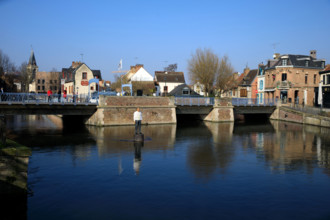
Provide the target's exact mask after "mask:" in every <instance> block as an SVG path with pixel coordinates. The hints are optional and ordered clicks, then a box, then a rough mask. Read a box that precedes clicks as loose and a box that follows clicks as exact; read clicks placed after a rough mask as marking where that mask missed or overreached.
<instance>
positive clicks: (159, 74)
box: [155, 71, 186, 95]
mask: <svg viewBox="0 0 330 220" xmlns="http://www.w3.org/2000/svg"><path fill="white" fill-rule="evenodd" d="M155 82H156V83H157V84H158V85H159V88H160V93H161V94H162V95H166V94H168V93H169V92H171V91H172V90H173V89H174V88H175V87H177V86H179V85H181V84H184V83H186V81H185V79H184V74H183V72H167V71H155Z"/></svg>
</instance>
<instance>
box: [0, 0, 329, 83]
mask: <svg viewBox="0 0 330 220" xmlns="http://www.w3.org/2000/svg"><path fill="white" fill-rule="evenodd" d="M329 11H330V0H317V1H310V0H292V1H289V0H285V1H284V0H277V1H261V0H260V1H259V0H255V1H254V0H250V1H223V0H199V1H194V0H190V1H188V0H175V1H174V0H159V1H157V0H120V1H111V0H108V1H107V0H104V1H98V0H94V1H85V0H79V1H78V0H56V1H46V0H0V17H1V19H0V28H1V32H0V49H1V50H2V51H3V52H4V53H6V54H7V55H8V56H9V57H10V58H11V60H12V61H14V62H15V64H17V65H20V64H21V63H22V62H23V61H28V59H29V56H30V51H31V45H32V47H33V50H34V52H35V56H36V59H37V64H38V66H39V70H40V71H50V70H51V69H52V68H56V69H57V70H58V71H60V70H61V69H62V68H63V67H69V66H70V65H71V62H72V61H80V60H82V56H81V54H83V61H84V62H85V63H86V64H87V65H88V66H89V67H90V68H91V69H100V70H101V72H102V76H103V78H104V79H107V80H113V76H114V74H113V73H111V72H112V71H115V70H117V67H118V63H119V61H120V59H121V58H122V59H123V69H125V70H127V69H129V67H130V66H131V65H135V64H137V63H141V64H144V66H145V69H146V70H147V71H148V72H149V73H151V75H154V71H156V70H163V68H164V67H165V66H167V65H168V64H171V63H178V71H184V72H185V75H186V80H187V81H189V78H188V73H187V65H188V64H187V61H188V59H189V58H190V57H191V54H192V53H194V52H195V50H196V49H197V48H211V49H212V50H213V51H214V52H215V53H216V54H218V55H219V56H223V55H225V54H226V55H228V56H229V58H230V61H231V63H232V65H233V66H234V68H235V70H236V71H238V72H242V71H243V69H244V67H245V66H246V65H248V66H249V67H250V68H251V69H252V68H256V67H257V65H258V63H260V62H264V63H265V61H266V60H267V59H270V58H271V57H272V54H273V53H274V47H273V44H276V49H275V52H278V53H281V54H305V55H307V54H309V51H310V50H312V49H315V50H317V57H318V58H322V59H326V61H327V63H330V40H329V39H330V17H329Z"/></svg>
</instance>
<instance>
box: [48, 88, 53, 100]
mask: <svg viewBox="0 0 330 220" xmlns="http://www.w3.org/2000/svg"><path fill="white" fill-rule="evenodd" d="M47 95H48V102H51V101H52V97H51V96H52V95H53V92H52V90H50V89H48V91H47Z"/></svg>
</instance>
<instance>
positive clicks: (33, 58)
mask: <svg viewBox="0 0 330 220" xmlns="http://www.w3.org/2000/svg"><path fill="white" fill-rule="evenodd" d="M29 65H31V66H37V61H36V58H35V56H34V52H33V50H31V55H30V59H29Z"/></svg>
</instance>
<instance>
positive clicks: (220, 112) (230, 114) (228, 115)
mask: <svg viewBox="0 0 330 220" xmlns="http://www.w3.org/2000/svg"><path fill="white" fill-rule="evenodd" d="M204 121H210V122H233V121H234V106H232V104H231V99H230V98H215V99H214V105H213V109H212V111H211V112H210V113H209V114H208V115H207V116H206V117H205V118H204Z"/></svg>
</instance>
